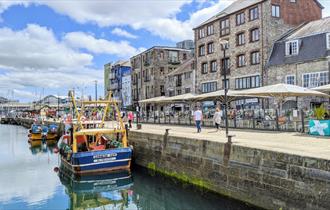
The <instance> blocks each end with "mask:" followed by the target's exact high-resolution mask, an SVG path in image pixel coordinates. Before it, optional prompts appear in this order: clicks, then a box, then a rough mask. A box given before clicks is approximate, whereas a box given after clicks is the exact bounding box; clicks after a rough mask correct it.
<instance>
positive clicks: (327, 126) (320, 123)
mask: <svg viewBox="0 0 330 210" xmlns="http://www.w3.org/2000/svg"><path fill="white" fill-rule="evenodd" d="M309 134H311V135H315V136H330V120H309Z"/></svg>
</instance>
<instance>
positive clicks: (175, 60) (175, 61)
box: [168, 57, 180, 64]
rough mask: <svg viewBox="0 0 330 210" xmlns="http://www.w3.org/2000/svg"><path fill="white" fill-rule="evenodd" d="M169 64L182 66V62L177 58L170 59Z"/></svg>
mask: <svg viewBox="0 0 330 210" xmlns="http://www.w3.org/2000/svg"><path fill="white" fill-rule="evenodd" d="M168 63H169V64H180V60H179V59H178V58H177V57H169V58H168Z"/></svg>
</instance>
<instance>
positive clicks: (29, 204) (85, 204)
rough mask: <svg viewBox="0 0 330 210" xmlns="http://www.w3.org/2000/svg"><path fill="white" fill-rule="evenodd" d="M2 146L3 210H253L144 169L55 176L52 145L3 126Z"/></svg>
mask: <svg viewBox="0 0 330 210" xmlns="http://www.w3.org/2000/svg"><path fill="white" fill-rule="evenodd" d="M0 143H1V146H2V151H1V152H0V188H1V190H0V210H2V209H6V210H7V209H15V210H16V209H130V210H131V209H143V210H195V209H196V210H204V209H206V210H208V209H220V210H227V209H228V210H229V209H235V210H236V209H253V208H252V207H248V206H246V205H245V204H242V203H240V202H237V201H233V200H230V199H228V198H224V197H220V196H218V195H215V194H212V193H205V192H201V191H200V190H197V189H195V188H193V187H191V186H189V185H184V184H180V183H179V182H177V181H175V180H172V179H168V178H165V177H162V176H160V175H152V176H151V175H150V174H149V173H148V172H147V171H146V170H144V169H141V168H134V170H133V172H132V173H130V172H128V171H122V172H117V173H111V174H105V175H93V176H82V177H79V176H73V175H72V174H70V173H69V172H67V171H65V170H63V169H62V170H60V172H59V173H55V172H54V168H55V167H58V166H59V163H60V161H59V159H58V155H57V154H55V153H54V152H53V147H54V145H42V144H40V145H33V146H32V145H29V144H28V142H27V130H26V129H24V128H22V127H18V126H9V125H6V126H4V125H0ZM133 179H134V181H133Z"/></svg>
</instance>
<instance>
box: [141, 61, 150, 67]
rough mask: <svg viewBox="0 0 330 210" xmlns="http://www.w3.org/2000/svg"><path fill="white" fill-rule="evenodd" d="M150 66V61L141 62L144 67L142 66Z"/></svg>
mask: <svg viewBox="0 0 330 210" xmlns="http://www.w3.org/2000/svg"><path fill="white" fill-rule="evenodd" d="M150 64H151V61H150V60H145V61H144V62H143V65H144V66H150Z"/></svg>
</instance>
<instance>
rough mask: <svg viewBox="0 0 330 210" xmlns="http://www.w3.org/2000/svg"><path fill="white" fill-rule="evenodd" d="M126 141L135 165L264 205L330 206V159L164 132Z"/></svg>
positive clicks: (131, 134) (132, 136)
mask: <svg viewBox="0 0 330 210" xmlns="http://www.w3.org/2000/svg"><path fill="white" fill-rule="evenodd" d="M169 133H170V132H169ZM128 139H129V143H130V144H131V145H133V147H134V161H135V164H137V165H140V166H143V167H147V168H149V169H152V170H155V171H158V172H160V173H163V174H165V175H168V176H171V177H175V178H178V179H180V180H182V181H184V182H188V183H191V184H193V185H197V186H199V187H202V188H205V189H208V190H211V191H214V192H216V193H219V194H222V195H225V196H228V197H231V198H234V199H238V200H241V201H244V202H247V203H250V204H253V205H255V206H258V207H262V208H265V209H313V210H314V209H330V202H329V198H330V160H324V159H317V158H311V157H302V156H297V155H292V154H285V153H279V152H274V151H266V150H262V149H255V148H248V147H242V146H236V145H234V144H232V143H220V142H214V141H207V140H201V139H190V138H185V137H177V136H171V135H170V134H168V133H165V134H150V133H143V132H139V131H130V132H129V136H128ZM265 141H267V139H265Z"/></svg>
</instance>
